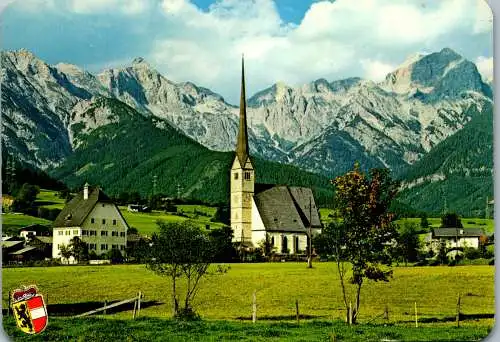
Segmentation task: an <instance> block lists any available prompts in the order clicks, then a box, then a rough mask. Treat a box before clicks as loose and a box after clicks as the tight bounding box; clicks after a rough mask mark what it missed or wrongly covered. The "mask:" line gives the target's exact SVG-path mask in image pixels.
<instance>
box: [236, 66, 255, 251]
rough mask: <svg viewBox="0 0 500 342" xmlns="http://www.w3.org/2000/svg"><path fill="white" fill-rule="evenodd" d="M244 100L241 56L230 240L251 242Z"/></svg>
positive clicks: (251, 182)
mask: <svg viewBox="0 0 500 342" xmlns="http://www.w3.org/2000/svg"><path fill="white" fill-rule="evenodd" d="M246 109H247V108H246V99H245V62H244V59H243V57H242V59H241V97H240V127H239V131H238V138H237V141H236V156H235V158H234V161H233V166H232V167H231V175H230V179H231V199H230V201H231V228H232V229H233V232H234V237H233V242H238V243H241V244H243V245H245V246H251V245H252V202H253V194H254V184H255V171H254V169H253V165H252V162H251V161H250V154H249V151H248V131H247V118H246Z"/></svg>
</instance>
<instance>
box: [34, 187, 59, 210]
mask: <svg viewBox="0 0 500 342" xmlns="http://www.w3.org/2000/svg"><path fill="white" fill-rule="evenodd" d="M64 203H65V201H64V199H62V198H59V197H58V196H57V191H52V190H44V189H40V193H39V194H38V195H37V196H36V201H35V205H36V206H40V207H45V208H49V209H54V208H57V209H62V208H64Z"/></svg>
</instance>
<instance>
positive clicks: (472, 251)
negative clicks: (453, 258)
mask: <svg viewBox="0 0 500 342" xmlns="http://www.w3.org/2000/svg"><path fill="white" fill-rule="evenodd" d="M464 257H465V258H466V259H469V260H474V259H479V258H480V257H481V251H480V250H479V249H477V248H472V247H467V248H464Z"/></svg>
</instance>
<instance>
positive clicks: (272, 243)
mask: <svg viewBox="0 0 500 342" xmlns="http://www.w3.org/2000/svg"><path fill="white" fill-rule="evenodd" d="M271 246H274V236H272V237H271Z"/></svg>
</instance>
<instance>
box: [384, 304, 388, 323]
mask: <svg viewBox="0 0 500 342" xmlns="http://www.w3.org/2000/svg"><path fill="white" fill-rule="evenodd" d="M384 319H385V320H386V321H389V307H388V306H387V304H386V305H385V308H384Z"/></svg>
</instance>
